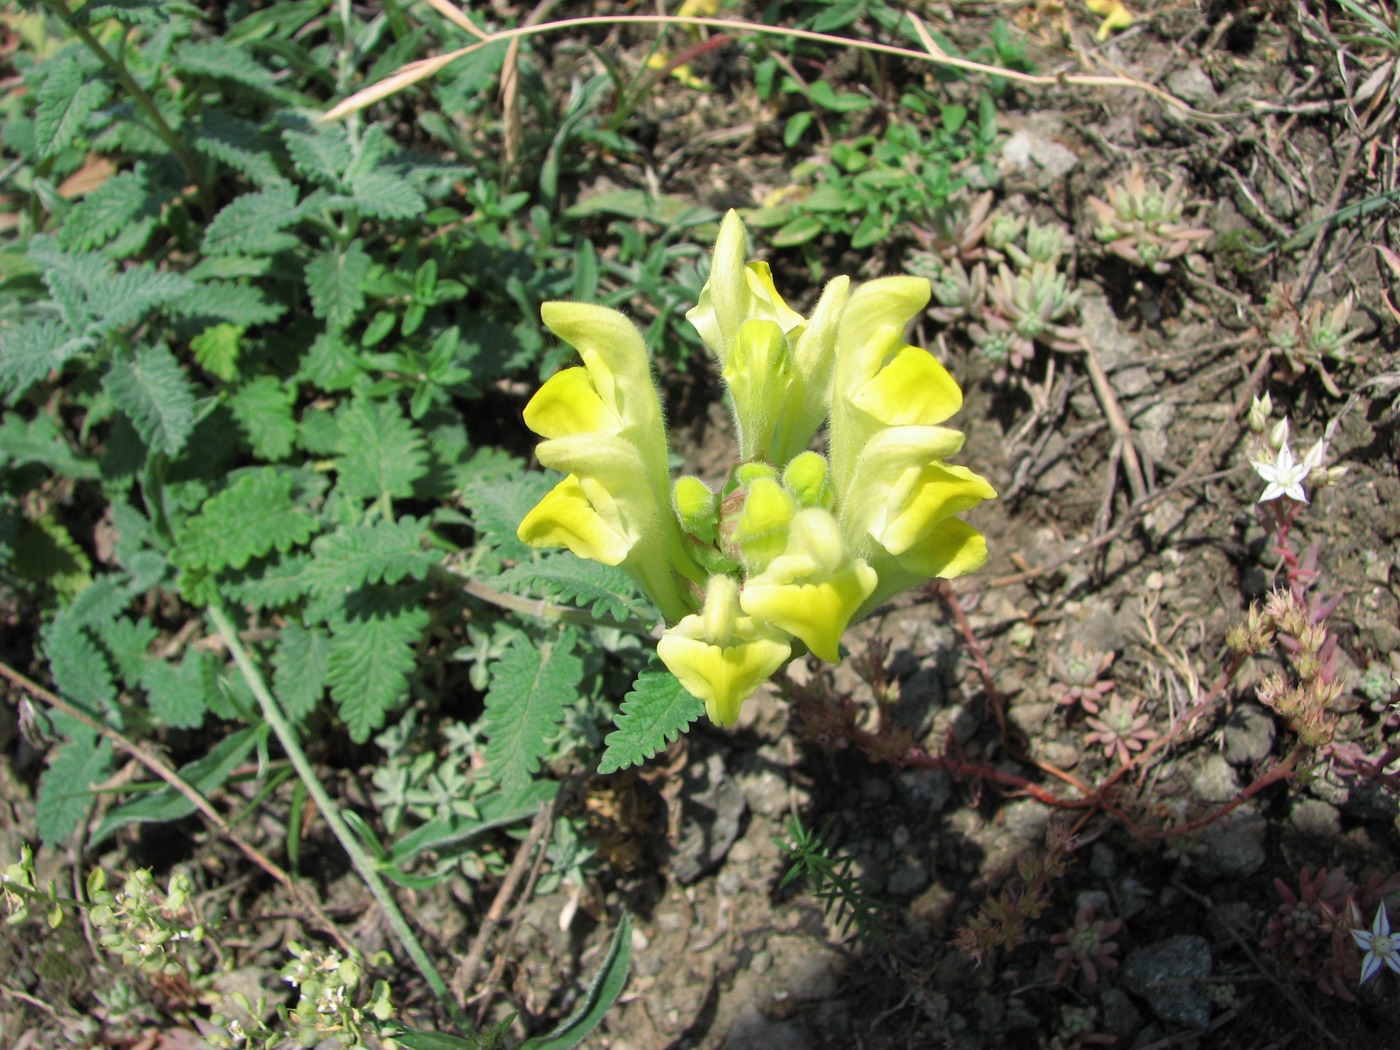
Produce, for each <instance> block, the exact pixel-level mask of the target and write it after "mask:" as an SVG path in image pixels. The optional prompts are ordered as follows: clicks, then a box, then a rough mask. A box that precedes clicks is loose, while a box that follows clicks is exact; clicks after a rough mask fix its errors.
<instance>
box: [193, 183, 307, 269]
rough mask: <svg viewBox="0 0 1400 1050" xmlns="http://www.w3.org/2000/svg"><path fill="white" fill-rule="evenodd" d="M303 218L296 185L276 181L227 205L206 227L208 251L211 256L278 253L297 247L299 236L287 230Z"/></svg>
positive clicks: (205, 237) (205, 236)
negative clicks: (298, 204) (298, 203)
mask: <svg viewBox="0 0 1400 1050" xmlns="http://www.w3.org/2000/svg"><path fill="white" fill-rule="evenodd" d="M300 218H301V210H300V208H298V206H297V191H296V187H295V186H292V185H291V184H290V183H274V184H273V185H271V186H268V187H266V188H265V189H262V190H260V191H258V192H257V193H245V194H244V195H243V196H241V197H237V198H235V199H234V200H233V201H231V202H230V203H229V204H227V205H225V206H224V208H223V210H222V211H220V212H219V214H218V215H215V216H214V219H213V221H212V222H210V223H209V225H208V226H207V227H206V228H205V230H204V251H205V252H206V254H209V255H237V254H247V255H274V254H276V253H277V252H280V251H284V250H286V249H288V248H294V247H296V245H297V243H298V242H297V237H296V235H295V234H292V233H287V232H285V231H286V229H287V227H288V226H291V225H293V224H295V223H296V222H297V221H298V220H299V219H300Z"/></svg>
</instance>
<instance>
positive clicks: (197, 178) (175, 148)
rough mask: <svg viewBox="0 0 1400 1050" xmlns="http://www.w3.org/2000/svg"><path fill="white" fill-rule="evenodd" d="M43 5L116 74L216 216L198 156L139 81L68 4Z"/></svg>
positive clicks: (48, 0) (51, 0) (61, 0)
mask: <svg viewBox="0 0 1400 1050" xmlns="http://www.w3.org/2000/svg"><path fill="white" fill-rule="evenodd" d="M43 4H44V6H45V7H47V8H48V9H49V10H50V11H52V12H53V13H54V14H55V15H56V16H57V17H58V18H59V19H60V20H62V22H63V24H64V25H65V26H66V27H67V28H68V30H69V31H70V32H72V33H73V35H74V36H76V37H77V38H78V39H79V40H81V41H82V42H83V46H85V47H86V48H87V49H88V50H89V51H91V52H92V53H93V54H94V55H96V56H97V58H98V60H99V61H101V63H102V64H103V65H104V66H106V67H107V68H108V69H110V70H111V71H112V75H113V76H114V77H116V78H117V83H118V84H120V85H121V86H122V90H124V91H125V92H126V93H127V94H128V95H130V96H131V98H132V100H133V101H134V102H135V103H136V104H137V105H138V106H140V107H141V109H142V110H144V111H145V113H146V115H147V116H148V117H150V118H151V124H152V125H153V130H154V131H155V133H156V134H157V135H159V136H160V138H161V141H163V142H164V143H165V144H166V145H167V146H169V147H170V151H171V152H172V153H174V154H175V156H176V157H178V158H179V160H180V166H181V167H182V168H184V169H185V174H186V175H188V176H189V177H190V181H191V182H193V183H194V184H195V186H197V187H198V188H199V200H200V204H201V205H202V206H203V208H204V211H205V212H206V213H207V214H210V215H212V214H213V213H214V198H213V195H212V194H211V193H210V192H209V186H208V184H207V183H206V182H205V180H204V177H203V169H202V168H201V167H200V164H199V162H198V161H197V160H196V159H195V155H194V154H193V153H191V152H190V148H189V146H187V145H186V144H185V141H184V140H183V139H182V138H180V136H179V135H177V134H176V133H175V129H174V128H172V127H171V126H170V124H169V122H167V121H166V119H165V115H164V114H163V113H161V111H160V107H159V106H157V105H156V101H155V99H153V98H151V96H150V95H149V94H148V93H147V92H146V89H145V88H143V87H142V86H141V85H140V84H138V83H137V82H136V78H135V77H133V76H132V75H131V73H130V72H129V71H128V70H127V68H126V64H125V63H124V62H122V61H121V60H120V59H118V58H117V57H116V56H115V55H113V54H112V53H111V52H110V51H108V50H107V49H106V48H105V47H103V46H102V41H100V40H98V39H97V37H95V36H93V34H92V30H90V29H88V27H87V26H85V25H79V24H78V23H76V22H74V20H73V13H72V12H71V11H69V10H68V4H67V3H66V0H43Z"/></svg>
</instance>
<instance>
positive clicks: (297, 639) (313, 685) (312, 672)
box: [272, 623, 330, 722]
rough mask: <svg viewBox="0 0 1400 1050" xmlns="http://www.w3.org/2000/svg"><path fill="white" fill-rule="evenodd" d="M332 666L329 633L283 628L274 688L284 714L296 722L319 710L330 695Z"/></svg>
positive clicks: (274, 660) (293, 626)
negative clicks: (323, 697)
mask: <svg viewBox="0 0 1400 1050" xmlns="http://www.w3.org/2000/svg"><path fill="white" fill-rule="evenodd" d="M329 663H330V641H329V639H328V638H327V637H326V632H325V631H322V630H321V629H319V628H312V629H310V630H308V629H306V628H305V627H302V626H301V625H300V624H294V623H293V624H288V625H287V626H286V627H284V628H282V631H281V633H280V634H279V635H278V636H277V651H276V652H275V653H274V654H273V656H272V666H273V668H274V671H273V676H272V686H273V691H274V692H275V693H276V694H277V699H278V701H279V702H280V703H281V705H282V711H283V713H284V714H286V716H287V717H288V718H290V719H291V720H292V721H293V722H300V721H301V720H302V719H304V718H306V716H307V715H309V714H311V712H312V711H314V710H316V705H317V704H318V703H319V702H320V700H321V694H322V693H324V692H325V691H326V673H327V670H328V668H329Z"/></svg>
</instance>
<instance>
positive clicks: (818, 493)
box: [783, 452, 835, 510]
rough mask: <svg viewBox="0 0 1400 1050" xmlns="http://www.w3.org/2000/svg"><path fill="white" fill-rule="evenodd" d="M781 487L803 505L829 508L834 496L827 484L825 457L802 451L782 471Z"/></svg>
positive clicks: (823, 508)
mask: <svg viewBox="0 0 1400 1050" xmlns="http://www.w3.org/2000/svg"><path fill="white" fill-rule="evenodd" d="M783 487H784V488H785V489H787V490H788V492H790V493H792V496H793V498H794V499H796V500H797V502H798V504H799V505H800V506H803V507H820V508H821V509H822V510H830V509H831V506H832V502H833V501H834V499H835V497H834V496H833V495H832V492H831V486H830V485H829V484H827V466H826V457H825V456H820V455H818V454H817V453H815V452H803V453H802V454H801V455H799V456H797V457H796V458H794V459H793V461H792V462H791V463H789V464H788V465H787V469H786V470H784V471H783Z"/></svg>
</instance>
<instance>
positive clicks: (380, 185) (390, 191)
mask: <svg viewBox="0 0 1400 1050" xmlns="http://www.w3.org/2000/svg"><path fill="white" fill-rule="evenodd" d="M351 190H352V191H353V194H354V195H353V198H352V199H353V201H354V204H355V207H356V208H357V209H359V211H360V212H361V213H363V214H365V215H371V216H373V217H374V218H376V219H412V218H416V217H417V216H419V215H422V214H423V212H424V211H425V210H426V209H427V207H428V205H427V203H426V202H425V201H424V200H423V195H422V194H421V193H419V192H418V189H417V187H415V186H414V185H413V183H412V182H410V181H409V180H408V179H406V178H404V177H403V176H402V175H396V174H394V173H393V172H390V171H382V170H381V171H367V172H364V173H362V174H359V175H357V176H356V177H355V181H354V182H353V183H352V184H351Z"/></svg>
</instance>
